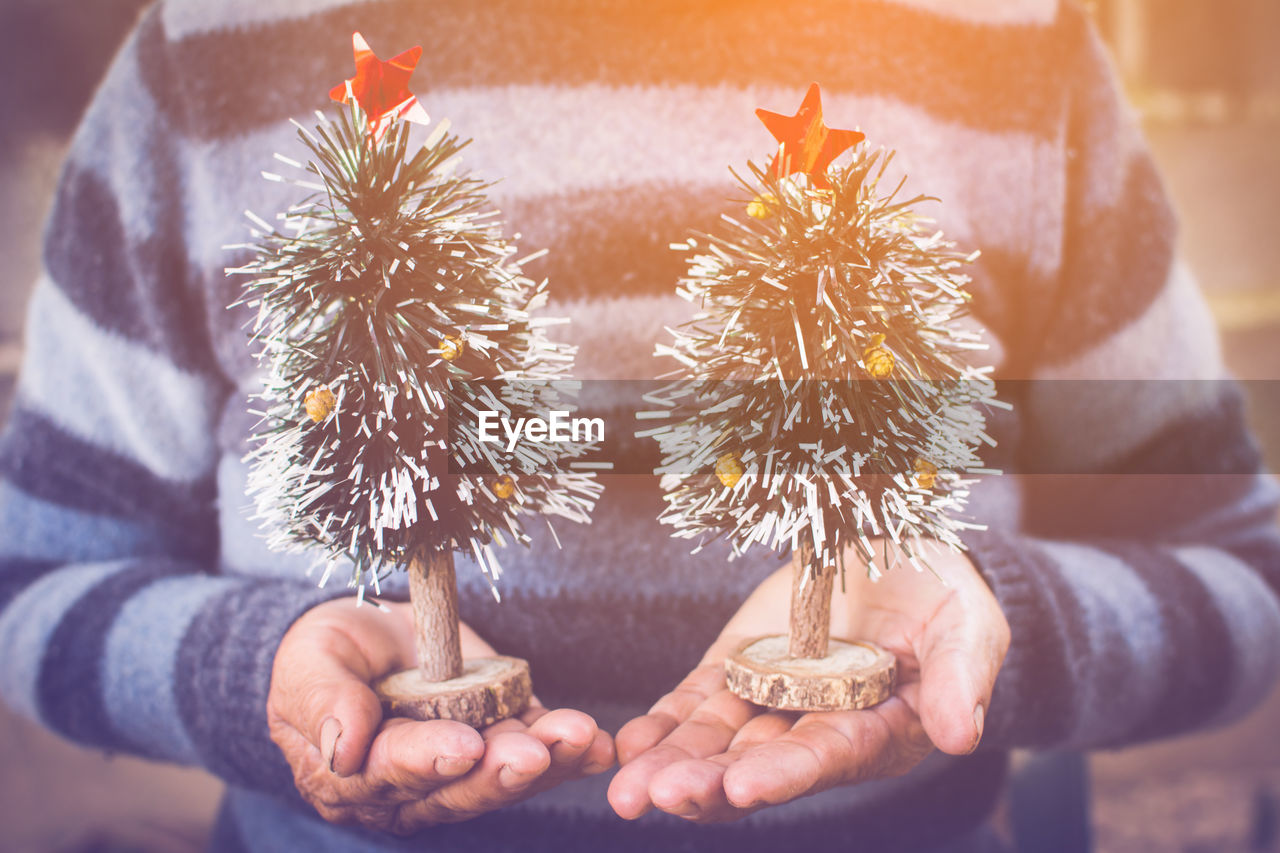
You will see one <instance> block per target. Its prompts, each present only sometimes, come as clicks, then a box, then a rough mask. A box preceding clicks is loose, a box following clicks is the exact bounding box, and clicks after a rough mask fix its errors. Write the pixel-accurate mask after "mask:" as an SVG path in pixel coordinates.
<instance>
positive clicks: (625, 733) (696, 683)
mask: <svg viewBox="0 0 1280 853" xmlns="http://www.w3.org/2000/svg"><path fill="white" fill-rule="evenodd" d="M723 689H724V668H723V667H721V666H716V665H709V666H700V667H698V668H697V669H695V670H694V671H693V672H691V673H689V675H688V676H687V677H686V678H685V679H684V680H683V681H681V682H680V684H679V685H677V686H676V688H675V690H672V691H671V692H670V693H668V694H667V695H665V696H663V697H662V698H661V699H659V700H658V701H657V702H656V703H655V704H654V706H653V707H652V708H650V709H649V713H647V714H645V715H644V716H643V717H637V718H635V719H634V720H631V721H630V722H629V723H627V724H626V725H624V726H623V727H622V728H621V729H619V730H618V734H617V736H616V737H615V738H614V741H615V744H616V746H617V751H618V761H619V762H620V763H621V764H624V765H625V764H627V763H629V762H630V761H631V760H632V759H634V758H635V757H636V756H638V755H640V754H641V753H643V752H646V751H647V750H649V749H652V748H653V747H654V746H656V745H657V744H658V742H659V741H661V740H662V739H663V738H665V737H666V736H667V735H669V734H670V733H671V732H672V730H674V729H675V727H676V726H678V725H680V723H682V722H684V721H685V720H687V719H688V718H689V716H690V715H691V714H692V713H693V711H694V709H695V708H697V707H698V706H699V705H701V704H702V703H703V702H705V701H707V698H708V697H710V696H711V695H712V694H714V693H717V692H719V691H720V690H723Z"/></svg>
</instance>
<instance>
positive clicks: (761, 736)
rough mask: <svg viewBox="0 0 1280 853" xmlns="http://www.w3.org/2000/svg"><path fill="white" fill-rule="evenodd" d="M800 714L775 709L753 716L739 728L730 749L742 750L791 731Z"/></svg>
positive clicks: (732, 750) (731, 750)
mask: <svg viewBox="0 0 1280 853" xmlns="http://www.w3.org/2000/svg"><path fill="white" fill-rule="evenodd" d="M797 719H799V714H796V713H787V712H780V711H774V712H771V713H768V714H761V715H759V716H758V717H752V718H751V719H750V720H748V721H747V723H746V725H744V726H743V727H742V728H740V729H738V733H737V734H736V735H734V736H733V740H732V741H731V742H730V743H729V751H730V752H734V751H738V752H742V751H745V750H746V749H749V748H750V747H753V746H756V745H758V744H762V743H767V742H769V741H771V740H774V739H775V738H779V737H781V736H782V735H784V734H786V733H787V732H789V731H791V727H792V726H794V725H795V724H796V720H797Z"/></svg>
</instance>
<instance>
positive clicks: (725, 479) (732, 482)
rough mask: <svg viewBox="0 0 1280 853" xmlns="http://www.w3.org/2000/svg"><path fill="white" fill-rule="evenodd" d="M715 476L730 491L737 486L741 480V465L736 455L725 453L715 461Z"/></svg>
mask: <svg viewBox="0 0 1280 853" xmlns="http://www.w3.org/2000/svg"><path fill="white" fill-rule="evenodd" d="M716 476H717V477H719V478H720V482H721V483H722V484H723V485H724V486H725V487H726V488H729V489H732V488H733V487H734V486H736V485H738V481H739V480H741V479H742V463H741V462H739V461H738V454H736V453H726V454H724V455H723V456H721V457H720V458H719V459H717V460H716Z"/></svg>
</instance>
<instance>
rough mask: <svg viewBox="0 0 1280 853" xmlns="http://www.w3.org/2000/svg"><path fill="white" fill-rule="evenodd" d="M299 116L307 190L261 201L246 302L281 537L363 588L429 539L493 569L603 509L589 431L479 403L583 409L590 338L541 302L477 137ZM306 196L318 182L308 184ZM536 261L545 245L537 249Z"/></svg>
mask: <svg viewBox="0 0 1280 853" xmlns="http://www.w3.org/2000/svg"><path fill="white" fill-rule="evenodd" d="M317 116H318V118H319V124H318V125H317V126H316V127H315V129H314V130H309V129H306V128H303V127H302V126H299V137H300V139H301V141H302V142H303V144H304V145H305V146H306V147H307V149H308V150H309V151H310V154H311V157H310V159H309V161H308V162H307V163H305V164H303V163H300V162H297V161H294V160H291V159H289V158H286V157H281V156H278V159H280V160H281V161H282V162H284V163H285V164H286V165H289V166H291V167H292V168H293V169H294V170H295V172H298V173H299V175H298V176H297V177H293V178H285V177H283V176H280V175H275V174H268V173H264V175H265V177H267V178H268V179H270V180H275V181H282V182H285V183H288V184H291V185H293V186H295V187H298V188H299V189H300V190H301V191H304V193H305V195H306V198H305V199H304V200H303V201H301V202H300V203H298V204H296V205H294V206H292V207H290V208H288V209H287V210H285V211H284V212H282V213H280V214H279V215H278V216H277V217H276V220H277V224H276V225H271V224H269V223H267V222H266V221H264V220H262V219H260V218H258V217H256V216H254V215H253V214H249V217H250V219H251V220H252V221H253V223H254V230H253V237H254V241H253V242H252V243H251V244H249V245H245V246H240V247H236V248H240V249H243V250H247V251H248V252H249V253H250V254H251V257H250V260H249V261H248V262H247V263H245V264H244V265H242V266H239V267H236V268H234V269H230V270H228V272H229V273H234V274H240V275H247V276H250V277H251V280H250V281H249V282H248V283H247V284H246V285H245V295H244V297H243V299H242V301H243V302H244V303H246V304H248V305H249V306H251V307H253V308H255V309H256V320H255V321H254V324H253V335H254V337H255V339H256V340H258V341H260V342H261V345H262V350H261V354H260V361H261V364H262V365H263V367H264V368H265V372H266V382H265V389H264V390H263V392H262V394H261V400H262V402H263V405H264V410H263V411H262V412H261V414H262V421H261V423H260V425H259V428H258V430H257V431H256V435H255V439H256V442H257V446H256V448H255V449H254V450H253V452H252V453H251V454H250V456H249V460H250V461H251V462H252V466H253V467H252V472H251V475H250V481H249V488H250V493H251V494H252V495H253V497H254V499H255V501H256V505H257V513H258V517H259V518H260V519H261V520H262V522H263V523H264V525H265V526H266V527H267V528H268V530H269V531H270V533H269V544H270V545H271V546H272V547H273V548H279V549H289V550H304V551H311V552H319V554H320V555H321V556H322V557H323V558H324V560H325V561H326V562H327V568H326V570H325V578H326V579H327V578H328V576H329V574H330V573H332V572H333V571H334V570H335V569H336V568H337V567H339V566H342V565H344V564H345V563H346V562H347V561H350V563H351V564H352V576H351V583H352V584H353V585H357V586H361V587H362V591H363V585H364V583H365V582H366V581H368V582H371V583H372V584H373V585H374V588H375V589H377V586H378V581H379V577H380V576H381V575H383V574H385V572H386V571H388V570H390V569H393V568H396V567H402V566H404V565H405V564H407V562H408V561H409V560H410V559H411V558H412V557H413V556H414V555H415V554H417V553H420V552H422V551H443V550H449V549H453V550H458V551H461V552H465V553H469V554H472V555H473V556H474V557H475V559H476V560H477V561H478V563H479V565H480V566H481V568H482V570H484V571H485V573H486V575H487V576H488V577H490V578H491V579H493V580H496V578H497V577H498V575H499V574H500V567H499V564H498V560H497V558H496V555H495V554H494V549H493V546H494V545H498V546H503V545H505V544H507V543H508V542H509V541H512V542H521V543H527V542H528V539H529V537H528V534H527V533H526V530H525V525H526V524H527V523H528V519H530V518H532V517H534V516H536V515H542V516H559V517H561V518H566V519H569V520H571V521H575V522H587V521H589V519H590V512H591V510H592V508H593V506H594V503H595V500H596V499H597V498H598V497H599V495H600V492H601V487H600V485H599V483H598V482H597V481H596V480H595V476H594V474H592V473H590V472H587V471H580V470H575V467H577V463H578V462H579V461H580V459H581V457H583V456H584V455H585V454H586V453H588V452H589V451H590V450H591V449H592V446H591V445H590V444H587V443H585V442H573V443H559V444H557V443H552V442H542V443H532V442H526V443H523V444H521V445H520V446H519V447H518V448H517V449H516V451H515V452H514V453H512V454H507V453H505V452H503V449H502V447H501V446H500V445H496V444H493V443H488V442H484V441H482V440H481V438H480V435H479V428H478V414H479V412H480V411H492V412H495V413H496V414H497V416H498V417H500V418H508V419H511V420H512V421H514V420H516V419H517V418H520V417H526V416H540V417H545V416H546V415H547V413H548V412H551V411H556V410H560V411H573V409H574V406H573V397H574V395H575V393H576V384H575V383H573V382H571V381H570V380H568V379H567V376H568V373H569V370H570V369H571V367H572V364H573V358H574V348H573V347H570V346H566V345H563V344H558V343H555V342H553V341H551V340H550V339H549V338H548V336H547V333H546V330H547V327H548V326H550V325H554V324H556V323H558V322H561V321H558V320H554V319H549V318H543V317H540V316H538V315H537V312H538V311H539V309H541V308H542V307H543V306H544V305H545V303H546V300H547V289H546V282H545V281H541V282H538V281H533V280H531V279H529V278H528V277H526V276H525V275H524V274H523V272H522V270H521V264H520V263H519V262H516V261H515V260H514V259H513V257H514V254H515V251H516V249H515V247H514V246H513V245H512V244H511V243H509V242H508V241H507V240H506V239H505V238H504V237H503V234H502V226H501V222H500V220H499V218H498V214H497V212H496V211H494V210H492V209H490V208H489V206H488V203H487V199H486V197H485V195H484V190H485V189H487V187H486V186H485V185H484V184H482V183H480V182H479V181H477V180H475V179H473V178H470V177H468V176H466V175H462V174H459V171H458V169H457V164H458V152H459V150H460V149H461V148H462V147H463V145H464V144H465V143H462V142H460V141H459V140H458V139H457V138H456V137H454V136H451V135H449V134H448V133H447V128H448V125H447V122H444V123H441V124H439V125H437V126H436V128H435V130H434V131H433V132H432V133H431V134H430V135H429V137H428V138H427V140H426V142H425V143H424V144H423V145H422V146H421V147H413V146H410V143H409V138H408V137H409V129H408V127H407V125H405V124H404V123H403V122H397V123H395V124H393V125H392V127H391V129H390V130H389V132H387V133H386V135H385V136H383V137H381V138H380V139H379V140H378V141H376V142H374V141H371V140H370V137H369V134H368V133H367V130H366V124H365V117H364V115H363V114H362V113H361V112H360V110H359V108H358V106H356V105H355V104H354V103H353V104H352V106H351V107H350V108H349V109H348V110H346V111H345V112H344V113H343V114H341V115H340V116H339V118H338V120H337V121H331V120H329V119H327V118H326V117H325V116H323V115H321V114H319V113H317ZM300 194H303V193H300ZM524 260H525V261H527V260H528V259H527V258H526V259H524Z"/></svg>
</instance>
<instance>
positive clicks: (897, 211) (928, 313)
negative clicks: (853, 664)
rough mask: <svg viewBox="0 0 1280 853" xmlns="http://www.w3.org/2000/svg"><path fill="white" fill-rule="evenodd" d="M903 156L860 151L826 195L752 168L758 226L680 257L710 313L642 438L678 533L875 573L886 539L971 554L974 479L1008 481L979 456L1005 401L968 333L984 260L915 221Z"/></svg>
mask: <svg viewBox="0 0 1280 853" xmlns="http://www.w3.org/2000/svg"><path fill="white" fill-rule="evenodd" d="M890 156H891V155H890ZM890 156H886V155H885V154H884V153H883V152H881V151H874V150H869V149H868V148H867V147H866V146H865V145H864V146H859V147H858V148H856V149H855V150H854V155H853V159H852V162H851V163H849V164H848V165H846V166H844V167H842V168H840V169H838V170H834V171H833V173H832V174H830V175H829V176H828V177H829V178H830V180H831V182H832V189H831V190H829V191H828V190H819V189H816V188H814V187H813V186H812V185H811V184H810V183H809V182H808V180H807V179H805V178H803V177H796V178H786V179H781V180H780V179H777V178H774V177H773V176H772V175H768V174H766V173H764V172H763V171H761V170H759V169H758V168H756V167H754V166H752V167H751V168H752V176H751V178H750V179H745V180H744V179H741V178H740V181H741V182H742V184H743V186H744V187H745V188H746V189H747V191H748V192H749V193H750V194H751V195H752V196H754V200H753V201H752V203H751V205H750V206H749V207H748V210H749V211H750V213H751V217H750V218H749V219H746V220H739V219H736V218H733V217H728V216H726V217H724V220H725V221H724V227H723V228H722V229H721V230H720V232H719V233H717V234H703V235H698V236H695V237H693V238H690V239H689V240H688V241H687V242H685V243H682V244H677V245H675V246H673V248H675V249H677V250H679V251H682V252H685V253H686V254H687V256H688V273H687V275H686V276H685V277H684V278H683V279H682V281H681V282H680V287H679V293H680V295H681V296H683V297H684V298H685V299H687V300H689V301H691V302H694V303H695V304H697V305H698V306H700V310H699V312H698V313H697V314H696V315H695V316H694V318H693V319H692V320H691V321H690V322H689V323H688V324H686V325H685V326H682V327H681V328H678V329H669V331H670V333H671V334H672V336H673V338H674V340H673V342H672V343H670V344H660V345H659V346H658V347H657V354H658V355H661V356H669V357H671V358H674V359H676V360H677V361H678V362H679V363H680V365H681V366H682V367H681V369H680V370H678V371H676V372H675V373H674V374H673V376H675V377H679V379H678V381H675V382H672V383H671V384H669V385H667V386H666V387H664V388H662V389H661V390H660V391H658V392H656V393H654V394H652V395H650V397H649V400H650V402H652V403H653V404H654V410H653V411H651V412H644V413H642V417H644V418H646V419H651V420H657V421H658V422H659V425H658V426H656V427H654V428H651V429H646V430H644V431H642V432H641V433H640V434H641V435H648V436H652V437H653V438H655V439H656V440H657V441H658V443H659V445H660V448H661V451H662V454H663V468H662V473H663V474H664V479H663V488H664V491H665V492H666V502H667V506H666V509H665V511H664V512H663V514H662V521H663V522H665V523H667V524H670V525H672V526H673V527H674V528H675V531H674V535H676V536H679V537H684V538H694V539H699V540H703V541H706V540H708V539H710V538H715V537H718V536H724V537H727V539H728V540H729V542H730V543H731V545H732V549H733V552H734V554H737V555H740V554H742V553H743V552H744V551H746V550H747V549H748V548H750V547H751V546H752V545H762V546H765V547H767V548H772V549H780V550H781V549H787V548H790V549H799V548H800V546H801V544H802V543H804V542H806V541H808V542H811V543H812V545H813V548H814V551H815V554H816V555H817V558H818V560H819V561H820V562H822V563H823V564H825V565H837V566H840V567H841V568H842V569H843V565H844V559H845V557H846V555H847V554H848V553H849V550H848V549H850V548H854V549H856V550H857V552H860V556H861V558H862V559H863V560H864V561H865V562H866V564H867V566H868V571H869V572H870V574H871V575H872V576H873V577H874V576H877V575H878V574H879V572H880V571H881V569H880V568H879V567H878V566H877V560H878V559H879V558H880V555H879V554H877V553H876V550H875V549H874V548H873V544H872V539H873V538H875V537H882V538H883V539H884V540H885V541H886V542H892V543H894V544H895V545H897V546H899V547H898V548H895V549H894V551H895V552H898V553H903V554H905V555H906V557H907V559H908V560H909V561H911V562H912V563H914V564H915V565H916V567H917V568H921V567H923V561H922V559H921V558H920V557H918V555H917V549H915V548H914V547H913V545H914V543H915V542H916V541H917V540H919V539H921V538H927V539H931V540H936V541H937V542H940V543H942V544H944V545H947V546H950V547H952V548H956V549H961V548H963V545H962V542H961V539H960V537H959V533H960V532H961V531H963V530H965V529H967V528H974V527H977V526H978V525H975V524H973V523H971V522H968V521H966V520H965V519H964V514H963V511H964V508H965V504H966V500H967V498H968V495H969V487H970V485H971V484H972V482H973V479H972V477H973V476H974V475H977V474H983V473H997V472H992V471H988V470H987V469H985V468H983V467H982V461H981V459H980V458H979V456H978V453H977V450H978V447H979V446H980V445H982V444H991V443H992V440H991V439H990V437H989V436H988V435H987V434H986V433H985V432H984V430H985V418H984V414H983V412H984V410H985V409H986V408H988V407H990V406H1003V404H1002V403H1000V402H999V401H997V400H996V399H995V384H994V382H993V381H992V379H991V377H990V375H989V370H986V369H979V368H975V367H972V366H970V365H969V364H968V363H967V362H966V360H965V358H964V355H965V354H966V353H967V352H969V351H973V350H981V349H985V348H986V345H985V344H984V343H983V341H982V339H981V336H980V334H978V333H975V332H972V331H969V330H967V329H965V328H964V327H963V326H962V325H961V324H960V323H959V322H957V321H958V320H959V319H960V318H961V317H962V316H963V315H965V314H966V313H967V312H968V303H969V298H970V297H969V294H968V293H967V292H966V290H965V287H966V285H967V284H968V282H969V278H968V277H967V276H966V275H965V274H964V272H963V268H964V266H965V264H966V263H968V262H971V261H972V260H973V259H974V258H976V254H972V255H968V254H962V253H960V252H958V251H957V250H956V248H955V246H954V245H953V244H952V243H950V242H948V241H947V240H945V239H944V238H943V237H942V235H941V233H939V232H936V231H935V230H933V229H932V228H931V227H930V225H931V223H929V222H928V220H926V219H924V218H922V217H921V216H920V215H919V214H918V213H916V212H915V210H914V208H915V207H916V206H917V205H918V204H920V203H921V202H923V201H925V200H926V199H925V198H924V197H917V198H913V199H910V200H906V201H901V200H898V198H897V196H898V192H899V190H900V189H901V185H899V186H898V188H897V189H895V190H893V191H890V192H888V193H884V194H882V193H881V190H880V182H881V180H882V179H883V176H884V170H885V166H886V165H887V163H888V161H889V159H890ZM749 197H750V196H749ZM699 547H701V546H699Z"/></svg>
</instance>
